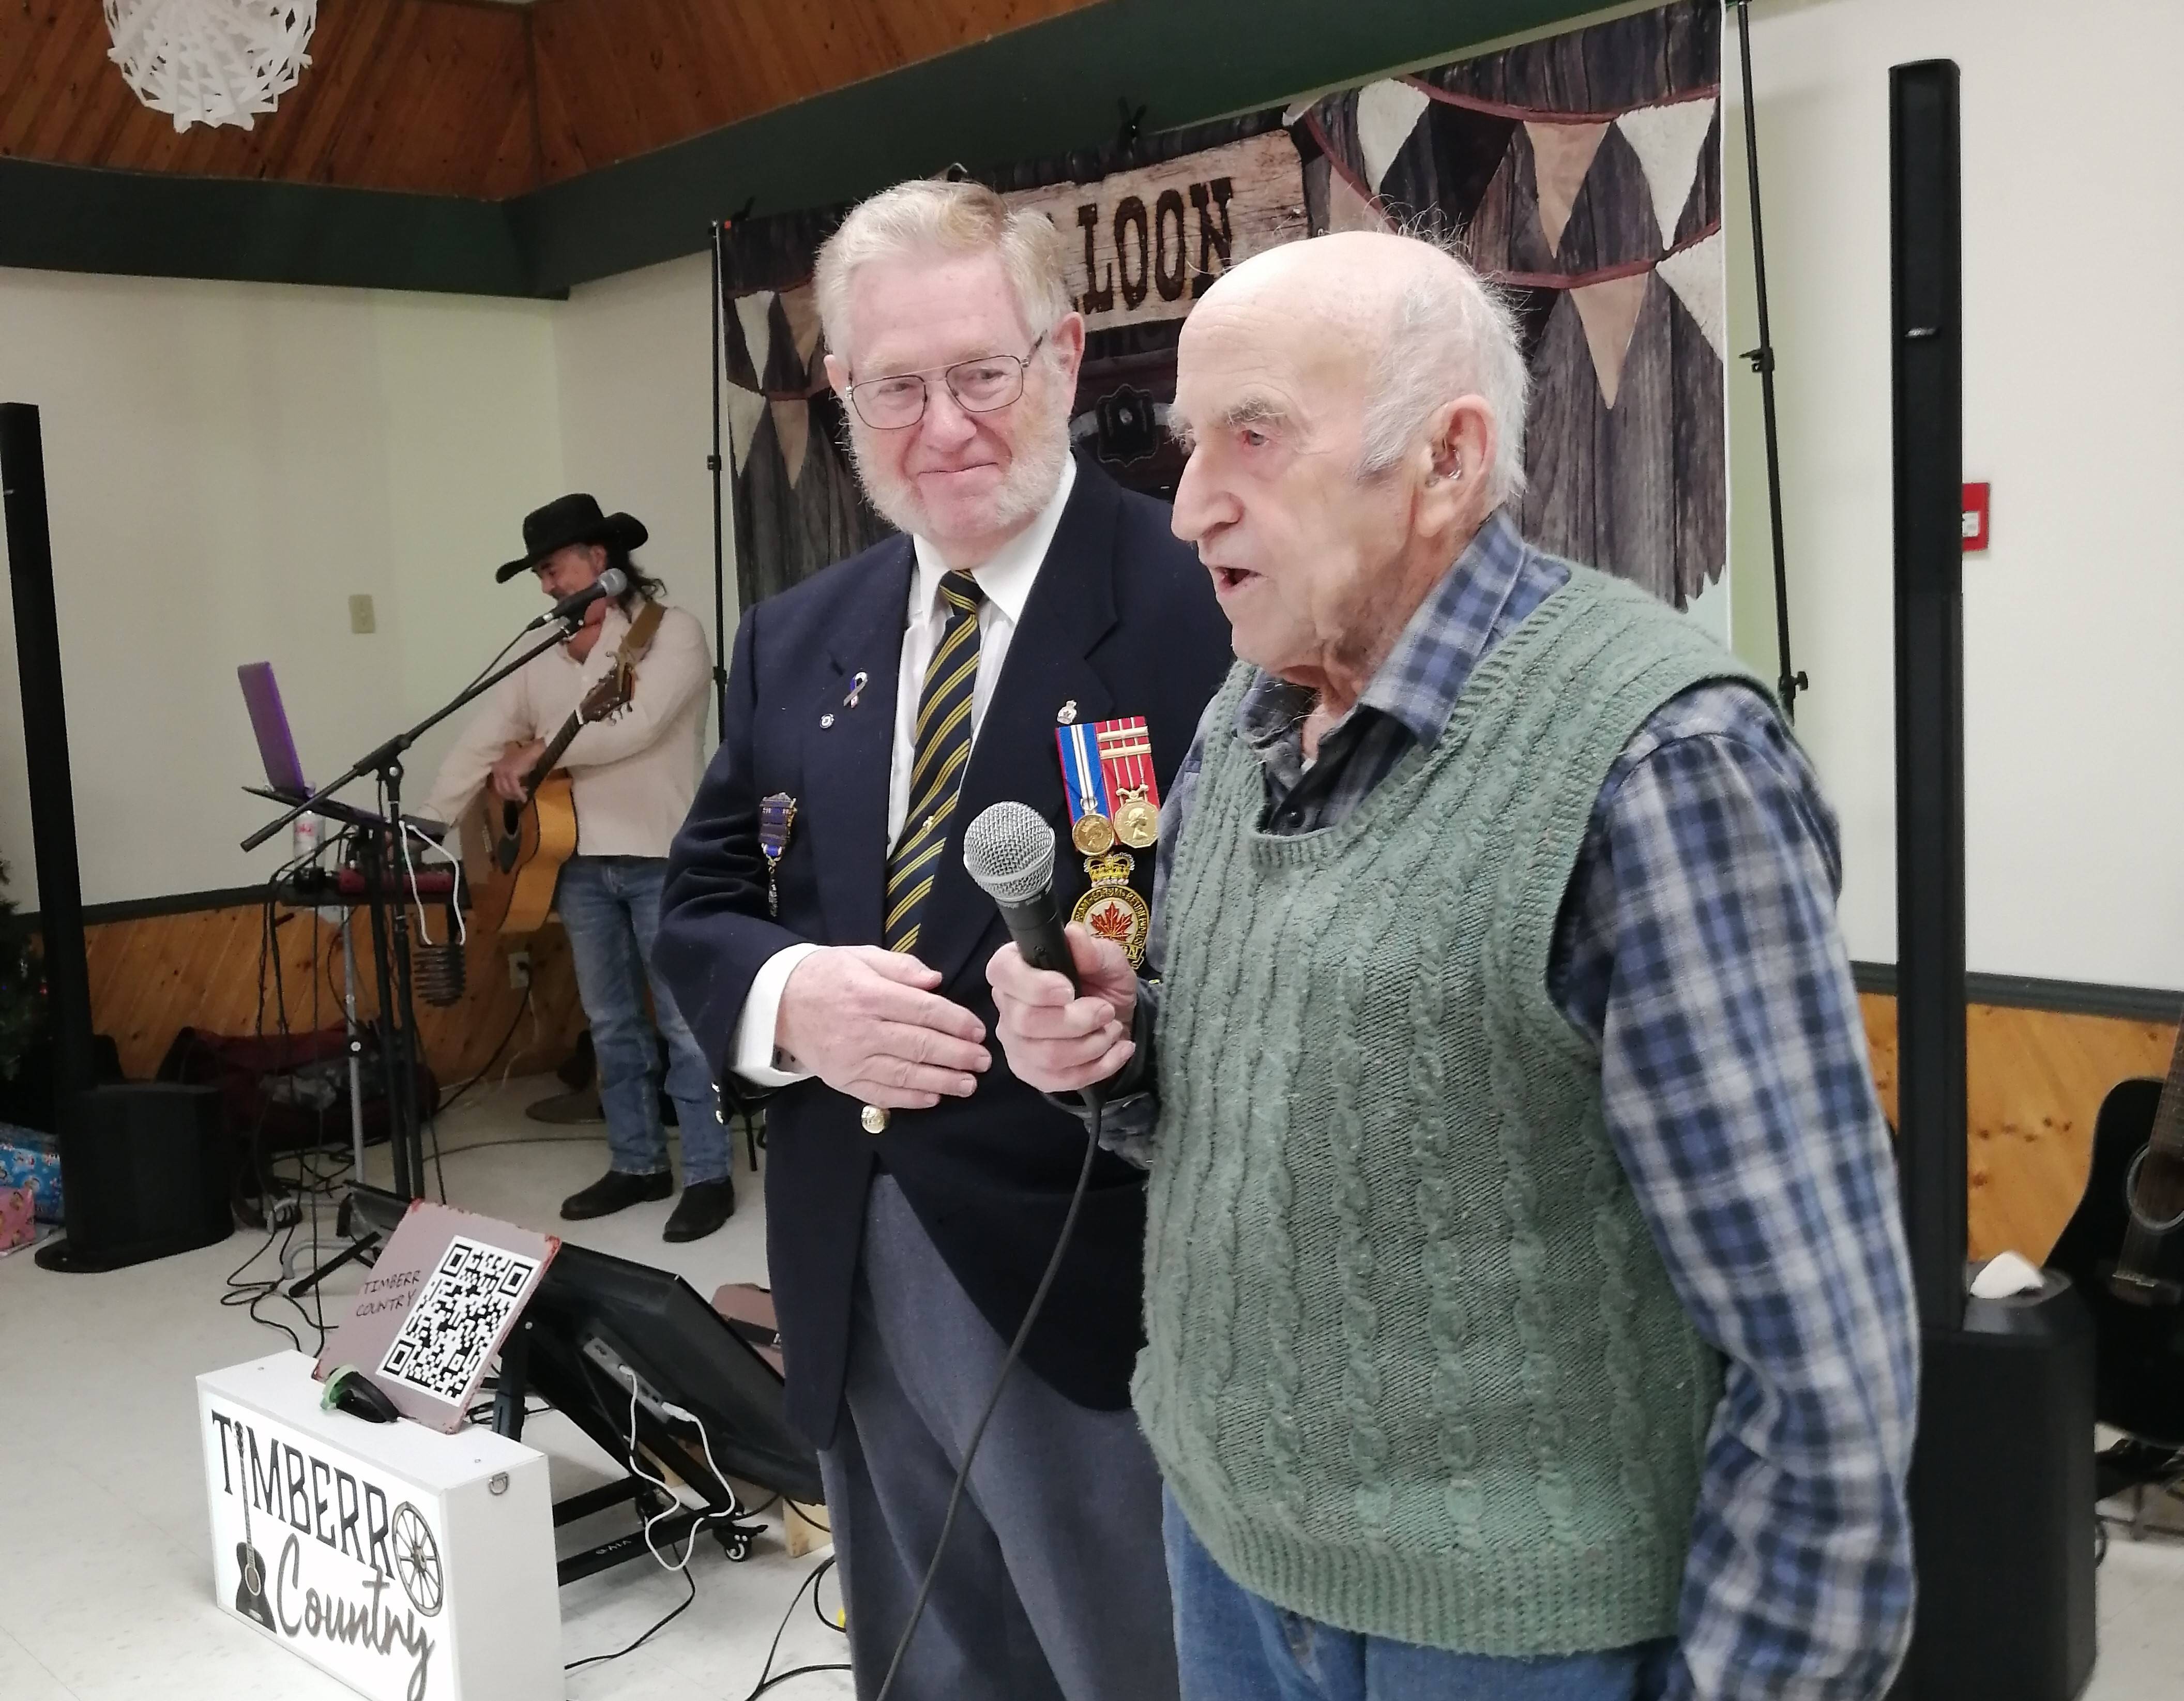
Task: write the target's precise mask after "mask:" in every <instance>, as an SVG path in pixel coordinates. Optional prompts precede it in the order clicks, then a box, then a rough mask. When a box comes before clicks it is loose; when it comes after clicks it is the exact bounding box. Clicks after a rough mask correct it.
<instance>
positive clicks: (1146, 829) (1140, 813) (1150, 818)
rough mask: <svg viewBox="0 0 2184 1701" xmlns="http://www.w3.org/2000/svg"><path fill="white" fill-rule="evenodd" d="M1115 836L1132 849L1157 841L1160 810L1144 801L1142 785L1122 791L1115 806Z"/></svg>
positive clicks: (1149, 845) (1146, 848)
mask: <svg viewBox="0 0 2184 1701" xmlns="http://www.w3.org/2000/svg"><path fill="white" fill-rule="evenodd" d="M1115 836H1116V837H1117V839H1121V840H1122V841H1123V843H1124V844H1125V845H1128V846H1129V847H1130V849H1132V850H1148V849H1150V848H1151V846H1152V845H1156V844H1157V843H1159V841H1160V811H1159V810H1157V809H1156V808H1155V807H1154V806H1152V805H1151V803H1149V802H1147V801H1146V800H1145V788H1144V787H1143V786H1139V788H1138V789H1136V790H1134V791H1126V792H1124V793H1123V798H1122V801H1121V802H1119V803H1117V805H1116V806H1115Z"/></svg>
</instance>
